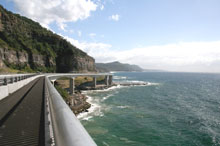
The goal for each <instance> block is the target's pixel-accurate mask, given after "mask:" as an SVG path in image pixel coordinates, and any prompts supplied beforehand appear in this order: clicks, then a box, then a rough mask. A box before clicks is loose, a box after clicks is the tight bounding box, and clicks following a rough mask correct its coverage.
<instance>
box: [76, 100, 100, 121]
mask: <svg viewBox="0 0 220 146" xmlns="http://www.w3.org/2000/svg"><path fill="white" fill-rule="evenodd" d="M87 97H88V99H87V101H88V102H89V103H90V104H91V107H90V108H89V109H88V112H83V113H80V114H79V115H77V118H78V119H79V120H90V119H91V118H92V117H93V116H104V114H103V113H102V112H101V106H100V105H99V104H98V103H96V102H95V101H94V100H93V99H92V97H91V96H87Z"/></svg>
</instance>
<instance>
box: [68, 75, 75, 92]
mask: <svg viewBox="0 0 220 146" xmlns="http://www.w3.org/2000/svg"><path fill="white" fill-rule="evenodd" d="M74 89H75V83H74V78H70V90H69V91H70V95H72V94H74Z"/></svg>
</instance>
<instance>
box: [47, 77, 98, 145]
mask: <svg viewBox="0 0 220 146" xmlns="http://www.w3.org/2000/svg"><path fill="white" fill-rule="evenodd" d="M45 85H46V89H47V90H46V91H48V98H49V109H50V115H51V119H52V120H51V122H52V127H53V132H54V133H53V135H54V138H55V145H57V146H96V144H95V142H94V141H93V139H92V138H91V137H90V135H89V134H88V132H87V131H86V130H85V128H84V127H83V126H82V124H81V123H80V121H79V120H78V119H77V118H76V116H75V115H74V114H73V112H72V111H71V109H70V108H69V107H68V105H67V104H66V103H65V101H64V100H63V98H62V97H61V95H60V94H59V93H58V92H57V90H56V89H55V88H54V86H53V85H52V84H51V82H50V80H49V79H48V77H47V76H46V77H45Z"/></svg>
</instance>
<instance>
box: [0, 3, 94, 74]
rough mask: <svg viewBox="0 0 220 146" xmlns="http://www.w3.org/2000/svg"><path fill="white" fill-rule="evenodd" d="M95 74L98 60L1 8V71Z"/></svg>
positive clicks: (27, 20) (37, 24)
mask: <svg viewBox="0 0 220 146" xmlns="http://www.w3.org/2000/svg"><path fill="white" fill-rule="evenodd" d="M2 68H10V69H16V70H23V71H29V72H31V71H41V72H72V71H74V72H75V71H80V72H87V71H90V72H92V71H95V60H94V59H93V58H92V57H90V56H88V55H87V54H86V53H85V52H83V51H81V50H80V49H78V48H76V47H75V46H73V45H71V44H70V43H69V42H67V41H66V40H65V39H63V38H62V37H61V36H59V35H57V34H55V33H53V32H51V31H49V30H47V29H46V28H43V27H41V25H40V24H39V23H37V22H34V21H32V20H30V19H28V18H26V17H23V16H20V15H18V14H13V13H12V12H10V11H7V10H6V9H4V8H3V7H2V6H1V5H0V69H2Z"/></svg>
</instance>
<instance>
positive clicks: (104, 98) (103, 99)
mask: <svg viewBox="0 0 220 146" xmlns="http://www.w3.org/2000/svg"><path fill="white" fill-rule="evenodd" d="M113 95H114V94H109V95H107V96H105V97H103V98H102V101H105V100H106V99H108V98H109V97H111V96H113Z"/></svg>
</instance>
